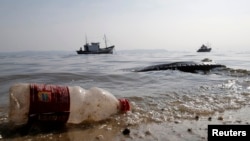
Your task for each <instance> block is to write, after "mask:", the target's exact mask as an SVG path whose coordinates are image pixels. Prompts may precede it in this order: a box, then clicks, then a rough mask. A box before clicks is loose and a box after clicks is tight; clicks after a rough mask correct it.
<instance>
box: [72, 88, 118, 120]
mask: <svg viewBox="0 0 250 141" xmlns="http://www.w3.org/2000/svg"><path fill="white" fill-rule="evenodd" d="M69 93H70V115H69V119H68V123H74V124H78V123H81V122H83V121H100V120H103V119H106V118H108V117H109V116H111V115H113V114H115V113H118V112H119V108H120V107H119V101H118V99H116V97H114V96H113V95H112V94H111V93H109V92H108V91H106V90H104V89H101V88H97V87H93V88H91V89H89V90H85V89H83V88H81V87H78V86H74V87H69Z"/></svg>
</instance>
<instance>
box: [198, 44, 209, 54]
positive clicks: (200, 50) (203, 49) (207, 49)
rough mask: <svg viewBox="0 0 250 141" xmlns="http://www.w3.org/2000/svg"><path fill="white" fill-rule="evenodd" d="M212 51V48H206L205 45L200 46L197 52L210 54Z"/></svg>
mask: <svg viewBox="0 0 250 141" xmlns="http://www.w3.org/2000/svg"><path fill="white" fill-rule="evenodd" d="M211 50H212V48H210V47H207V46H206V45H204V44H203V45H202V46H201V47H200V48H199V49H198V50H197V52H210V51H211Z"/></svg>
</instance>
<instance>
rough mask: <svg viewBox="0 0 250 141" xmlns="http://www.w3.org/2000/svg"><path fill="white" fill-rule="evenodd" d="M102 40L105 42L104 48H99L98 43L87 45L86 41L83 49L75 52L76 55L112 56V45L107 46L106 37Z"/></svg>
mask: <svg viewBox="0 0 250 141" xmlns="http://www.w3.org/2000/svg"><path fill="white" fill-rule="evenodd" d="M104 40H105V47H104V48H100V43H99V42H92V43H91V44H89V43H88V42H87V39H86V43H85V44H84V45H83V48H84V49H82V47H80V49H79V50H77V51H76V52H77V54H113V49H114V48H115V46H114V45H112V46H107V40H106V36H105V35H104Z"/></svg>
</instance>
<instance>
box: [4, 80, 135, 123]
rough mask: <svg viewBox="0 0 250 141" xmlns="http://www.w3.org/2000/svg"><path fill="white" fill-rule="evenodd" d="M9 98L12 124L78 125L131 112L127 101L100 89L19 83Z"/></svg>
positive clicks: (13, 87) (13, 86) (10, 90)
mask: <svg viewBox="0 0 250 141" xmlns="http://www.w3.org/2000/svg"><path fill="white" fill-rule="evenodd" d="M9 96H10V107H9V121H10V122H11V123H14V124H15V125H22V124H26V123H27V122H28V121H30V120H41V121H55V122H64V123H73V124H79V123H81V122H83V121H100V120H103V119H106V118H108V117H109V116H111V115H113V114H116V113H119V112H127V111H129V110H130V104H129V102H128V100H126V99H117V98H116V97H115V96H113V95H112V94H111V93H110V92H108V91H106V90H104V89H101V88H97V87H93V88H91V89H89V90H86V89H83V88H81V87H79V86H58V85H46V84H28V83H18V84H14V85H12V86H11V87H10V89H9Z"/></svg>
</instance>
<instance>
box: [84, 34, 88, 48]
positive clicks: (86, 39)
mask: <svg viewBox="0 0 250 141" xmlns="http://www.w3.org/2000/svg"><path fill="white" fill-rule="evenodd" d="M85 41H86V45H87V44H88V38H87V35H86V34H85Z"/></svg>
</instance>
